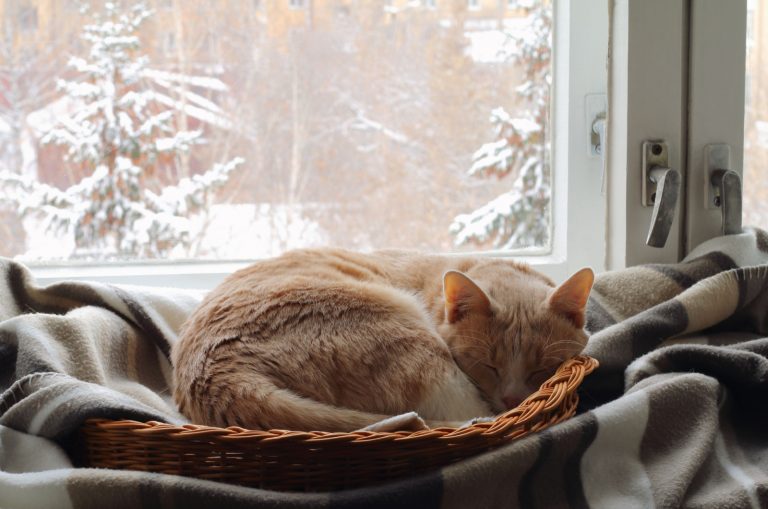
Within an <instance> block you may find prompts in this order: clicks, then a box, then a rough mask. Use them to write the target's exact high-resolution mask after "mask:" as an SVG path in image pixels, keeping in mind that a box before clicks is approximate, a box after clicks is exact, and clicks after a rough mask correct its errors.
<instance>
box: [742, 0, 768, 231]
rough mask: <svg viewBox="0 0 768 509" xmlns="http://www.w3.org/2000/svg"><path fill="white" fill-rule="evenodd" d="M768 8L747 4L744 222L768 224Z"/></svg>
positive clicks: (756, 4)
mask: <svg viewBox="0 0 768 509" xmlns="http://www.w3.org/2000/svg"><path fill="white" fill-rule="evenodd" d="M766 52H768V9H767V8H766V5H765V2H759V1H756V0H749V1H748V2H747V74H746V90H745V97H746V104H745V111H744V179H743V182H744V185H743V186H742V187H743V192H744V202H743V223H744V224H745V225H753V226H760V227H765V225H766V224H768V172H766V168H768V95H767V90H768V88H767V87H768V54H766Z"/></svg>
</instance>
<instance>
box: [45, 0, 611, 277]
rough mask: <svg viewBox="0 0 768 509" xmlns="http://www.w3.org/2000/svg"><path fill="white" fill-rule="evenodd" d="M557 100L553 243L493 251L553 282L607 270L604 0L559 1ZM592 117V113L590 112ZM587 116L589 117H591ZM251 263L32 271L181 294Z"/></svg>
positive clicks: (54, 267) (556, 4)
mask: <svg viewBox="0 0 768 509" xmlns="http://www.w3.org/2000/svg"><path fill="white" fill-rule="evenodd" d="M554 9H555V12H554V23H555V25H554V30H553V46H554V50H553V66H554V67H553V80H554V84H555V86H554V93H553V95H552V124H551V126H552V127H551V132H552V133H553V135H552V147H553V158H552V161H553V165H552V166H553V174H552V200H551V202H552V208H551V218H552V244H551V251H550V252H549V253H547V254H544V255H541V256H538V255H537V254H536V255H534V254H526V253H525V252H524V251H522V252H508V253H500V252H493V253H489V254H491V255H493V256H505V257H506V256H509V257H513V258H514V259H516V260H520V261H524V262H527V263H530V264H531V265H533V266H534V267H535V268H536V269H537V270H540V271H542V272H543V273H545V274H547V275H549V276H550V277H552V278H554V279H555V280H563V279H565V278H566V277H567V276H568V275H570V274H571V273H573V272H575V271H576V270H578V269H579V268H581V267H584V266H590V267H592V268H593V269H594V270H596V271H602V270H604V269H605V268H606V258H605V257H606V217H605V214H606V207H607V205H606V196H605V193H604V192H603V191H604V190H603V188H602V184H603V182H602V175H603V163H602V158H601V157H600V156H599V155H595V154H594V153H593V152H592V151H591V150H590V145H591V141H592V140H593V136H592V122H593V120H594V118H592V116H591V115H588V109H589V108H588V105H587V101H588V99H589V98H590V97H591V98H594V97H600V96H605V94H606V92H607V69H606V58H607V52H608V10H607V8H606V4H605V0H580V1H579V5H578V8H571V1H570V0H554ZM590 112H591V113H594V108H592V109H590ZM588 117H589V118H588ZM249 263H251V261H250V260H239V261H225V262H147V263H143V262H135V263H127V264H91V265H88V266H75V265H67V264H58V265H31V268H32V270H33V273H34V274H35V277H36V279H37V280H38V282H40V283H41V284H48V283H52V282H56V281H62V280H95V281H102V282H107V283H115V284H136V285H149V286H166V287H177V288H197V289H206V288H212V287H213V286H215V285H216V284H218V283H219V282H220V281H221V280H222V279H223V278H224V277H226V276H227V275H228V274H230V273H232V272H233V271H235V270H237V269H239V268H242V267H245V266H247V265H248V264H249Z"/></svg>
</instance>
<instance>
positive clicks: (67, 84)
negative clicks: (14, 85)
mask: <svg viewBox="0 0 768 509" xmlns="http://www.w3.org/2000/svg"><path fill="white" fill-rule="evenodd" d="M105 8H106V13H105V16H106V18H103V17H99V16H97V23H96V24H92V25H87V26H86V27H85V28H84V34H83V36H82V37H83V39H85V40H86V41H89V42H90V43H91V47H90V53H89V58H88V59H84V58H73V59H71V60H70V66H71V67H72V68H73V69H75V70H76V71H79V76H77V78H76V79H73V80H59V82H58V85H59V86H58V88H59V90H60V91H61V92H63V94H64V98H63V99H62V100H60V101H56V102H55V103H53V104H52V105H50V106H49V107H47V108H45V109H44V110H43V111H40V112H35V114H34V115H30V117H33V118H31V121H32V122H31V123H33V124H35V125H37V126H38V128H39V129H40V131H41V134H42V136H41V138H40V141H41V142H42V143H50V144H55V145H59V146H62V147H64V148H65V149H66V156H65V158H66V159H67V160H68V161H70V162H75V163H78V165H79V166H80V168H82V169H85V170H86V171H88V170H90V171H91V174H90V175H87V176H85V177H84V178H82V179H81V180H80V181H79V182H77V183H75V184H74V185H71V186H70V187H68V188H67V189H64V190H60V189H57V188H55V187H52V186H50V185H47V184H45V183H41V182H37V181H36V180H34V179H29V178H25V177H21V176H16V175H9V174H0V182H2V183H3V185H2V186H0V190H2V192H3V193H4V196H3V197H2V198H3V201H4V202H6V203H9V202H10V203H13V204H15V205H16V207H17V209H18V210H19V212H20V214H21V216H22V221H23V222H24V224H25V226H26V227H27V231H28V233H29V235H30V239H29V247H30V251H29V252H28V253H27V255H26V256H31V257H34V256H36V253H38V252H40V253H45V257H46V258H50V257H51V252H55V253H60V254H61V257H62V258H68V257H79V258H89V257H92V256H94V255H96V257H97V258H104V257H126V256H130V257H163V256H166V257H183V256H189V255H190V250H191V248H192V240H193V239H192V236H191V232H192V230H193V228H194V225H195V224H196V223H199V222H201V221H205V220H206V212H207V210H208V209H209V208H210V206H211V204H212V200H213V197H214V196H215V191H216V190H217V189H219V188H221V187H222V186H223V185H224V184H226V182H227V181H228V179H229V177H230V175H231V173H232V172H233V171H234V170H235V169H236V168H237V167H239V166H241V165H242V163H243V160H242V159H241V158H234V159H232V160H230V161H228V162H226V163H223V164H221V163H219V164H216V165H214V167H213V168H211V169H210V170H209V171H207V172H205V173H203V174H201V175H194V176H192V177H191V178H187V179H182V180H181V181H179V182H178V183H177V185H175V186H173V185H171V186H168V185H166V186H164V187H161V188H160V189H159V192H155V191H153V190H152V189H150V188H148V187H147V186H148V183H150V182H152V181H151V180H150V181H147V180H146V179H145V177H144V172H145V170H147V169H151V166H152V164H154V161H155V156H156V155H157V154H158V153H160V152H165V153H172V154H176V153H181V152H186V151H188V150H190V148H191V147H192V145H194V144H197V143H200V142H202V132H200V131H178V130H176V128H175V126H174V123H173V121H174V118H175V111H174V110H176V111H178V109H179V108H181V107H183V108H184V109H185V110H186V111H188V112H189V113H190V114H194V116H197V117H198V118H207V119H209V120H210V122H209V123H212V124H218V125H228V121H227V120H226V116H225V114H224V113H223V111H222V110H221V108H219V107H218V106H217V105H215V103H213V102H212V101H210V100H208V99H206V98H204V97H202V96H199V95H197V94H194V93H191V94H187V96H186V99H187V100H189V101H190V102H189V103H186V104H185V103H184V102H183V101H180V100H179V99H176V98H171V97H170V96H168V95H165V94H160V93H157V92H155V91H152V90H147V89H146V87H145V88H144V89H143V90H137V88H141V87H142V85H145V83H142V82H141V81H140V78H141V77H142V76H144V73H145V71H146V70H147V65H148V60H147V58H146V57H142V56H134V54H133V52H132V51H127V50H134V49H138V47H139V40H138V37H137V36H136V34H135V32H136V30H137V29H138V26H139V25H140V23H141V22H142V20H143V19H144V18H146V16H147V15H148V11H146V9H143V8H142V6H141V5H140V4H139V5H137V6H135V7H134V8H133V12H132V13H130V14H125V13H122V14H121V13H118V12H115V9H116V5H115V4H105ZM115 20H117V21H115ZM157 76H160V77H163V78H165V79H167V80H170V81H168V83H171V82H173V83H180V82H181V83H185V84H189V85H190V86H191V85H194V86H200V87H208V88H209V89H210V88H213V89H216V90H219V91H220V90H226V87H224V85H223V83H222V82H220V81H219V80H217V79H215V78H205V77H184V76H182V75H178V74H171V73H165V74H159V75H157ZM168 83H166V84H168ZM174 87H175V85H174ZM222 87H224V88H222ZM171 88H173V87H171ZM174 92H175V90H170V91H169V93H174ZM164 102H166V103H170V104H168V105H169V106H171V109H170V110H166V111H157V106H158V105H157V103H160V104H163V103H164ZM151 103H155V104H152V105H151ZM191 103H195V104H197V105H198V106H194V104H191ZM150 105H151V106H152V108H150ZM137 126H138V127H137ZM139 164H141V167H139ZM38 233H42V234H43V235H44V236H45V237H49V236H50V237H53V238H55V239H56V242H57V245H59V246H65V249H64V250H62V249H61V248H57V249H51V250H47V249H45V248H46V247H48V246H47V244H46V241H41V240H40V239H38V238H36V235H37V234H38ZM41 249H42V251H41ZM57 256H58V254H57Z"/></svg>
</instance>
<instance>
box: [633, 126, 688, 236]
mask: <svg viewBox="0 0 768 509" xmlns="http://www.w3.org/2000/svg"><path fill="white" fill-rule="evenodd" d="M668 154H669V151H668V149H667V144H666V143H665V142H664V141H646V142H643V186H642V189H643V197H642V198H643V199H642V201H643V206H645V207H651V206H652V207H653V213H652V214H651V225H650V228H649V229H648V237H647V238H646V239H645V243H646V244H647V245H649V246H651V247H664V245H665V244H666V243H667V238H668V237H669V231H670V230H671V228H672V222H673V221H674V219H675V210H677V201H678V199H679V197H680V181H681V177H680V171H679V170H674V169H672V168H670V167H669V155H668Z"/></svg>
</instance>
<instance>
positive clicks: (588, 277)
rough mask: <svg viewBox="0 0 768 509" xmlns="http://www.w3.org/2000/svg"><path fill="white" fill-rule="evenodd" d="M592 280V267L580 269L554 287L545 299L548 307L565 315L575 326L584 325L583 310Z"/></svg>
mask: <svg viewBox="0 0 768 509" xmlns="http://www.w3.org/2000/svg"><path fill="white" fill-rule="evenodd" d="M594 280H595V274H594V272H592V269H590V268H584V269H581V270H580V271H578V272H577V273H576V274H574V275H572V276H571V277H569V278H568V279H567V280H566V281H565V282H564V283H563V284H561V285H560V286H558V287H557V288H555V291H554V292H552V294H551V295H550V296H549V298H548V299H547V305H548V306H549V309H551V310H552V311H553V312H555V313H558V314H560V315H563V316H565V317H566V318H568V319H569V320H570V321H571V322H572V323H573V325H575V326H576V327H578V328H582V327H584V311H585V309H586V307H587V300H588V299H589V292H590V290H591V289H592V283H593V282H594Z"/></svg>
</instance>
